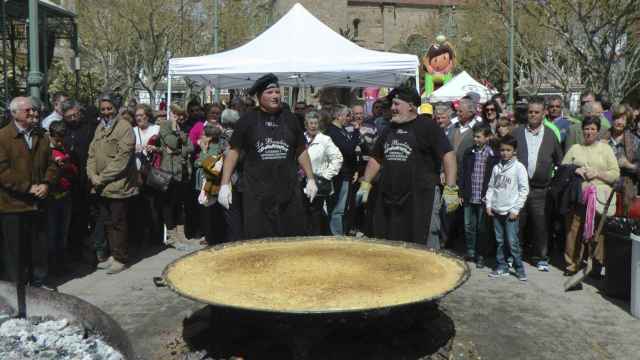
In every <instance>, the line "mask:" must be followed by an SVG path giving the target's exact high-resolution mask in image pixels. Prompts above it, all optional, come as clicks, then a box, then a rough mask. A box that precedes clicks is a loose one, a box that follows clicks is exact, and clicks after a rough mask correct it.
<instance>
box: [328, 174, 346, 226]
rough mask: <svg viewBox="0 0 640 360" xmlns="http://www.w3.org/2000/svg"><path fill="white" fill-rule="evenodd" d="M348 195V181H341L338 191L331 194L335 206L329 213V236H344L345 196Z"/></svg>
mask: <svg viewBox="0 0 640 360" xmlns="http://www.w3.org/2000/svg"><path fill="white" fill-rule="evenodd" d="M348 195H349V180H344V181H342V184H341V185H340V191H339V192H337V193H335V194H333V196H335V197H336V201H335V206H334V208H333V210H332V211H331V221H330V222H329V227H330V228H331V234H333V235H344V210H345V208H346V207H347V196H348Z"/></svg>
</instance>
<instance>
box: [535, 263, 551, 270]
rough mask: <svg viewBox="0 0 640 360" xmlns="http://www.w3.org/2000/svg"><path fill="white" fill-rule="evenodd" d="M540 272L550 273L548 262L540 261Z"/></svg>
mask: <svg viewBox="0 0 640 360" xmlns="http://www.w3.org/2000/svg"><path fill="white" fill-rule="evenodd" d="M537 267H538V271H544V272H549V264H548V263H547V262H546V261H538V266H537Z"/></svg>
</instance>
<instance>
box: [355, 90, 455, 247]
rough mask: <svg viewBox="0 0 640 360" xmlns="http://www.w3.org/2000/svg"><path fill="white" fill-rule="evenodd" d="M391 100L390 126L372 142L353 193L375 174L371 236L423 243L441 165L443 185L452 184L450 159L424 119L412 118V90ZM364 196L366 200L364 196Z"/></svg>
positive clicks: (450, 153) (415, 95) (400, 92)
mask: <svg viewBox="0 0 640 360" xmlns="http://www.w3.org/2000/svg"><path fill="white" fill-rule="evenodd" d="M390 96H391V97H392V101H393V105H392V111H393V112H394V115H393V118H392V120H391V125H390V126H389V127H388V128H387V129H385V130H384V131H383V132H382V134H381V135H380V137H379V139H378V141H377V142H376V144H375V146H374V149H373V152H372V156H371V159H370V160H369V163H368V164H367V169H366V170H365V175H364V180H363V184H362V185H361V189H360V190H359V191H358V197H359V198H362V197H363V195H364V193H365V192H366V196H368V191H369V189H370V187H371V185H370V182H371V180H372V179H373V178H374V177H375V175H376V174H377V173H378V171H381V173H380V179H379V181H378V185H377V186H378V191H377V199H376V202H375V208H374V215H373V219H374V220H373V235H374V236H375V237H378V238H384V239H389V240H399V241H406V242H415V243H421V244H426V239H427V236H428V231H429V224H430V222H431V210H432V207H433V197H434V189H435V186H436V184H438V182H439V181H440V171H439V169H440V163H441V162H444V169H445V176H446V177H447V183H448V184H452V185H453V184H455V155H454V153H453V149H452V148H451V145H450V144H449V141H448V140H447V138H446V136H445V134H444V132H443V130H442V129H441V128H440V127H439V126H438V125H437V124H436V122H435V121H434V120H433V119H431V117H430V116H427V115H417V113H416V108H417V106H418V105H419V104H420V97H419V96H418V93H417V92H416V91H415V89H411V88H399V89H396V90H394V91H393V92H392V93H391V94H390ZM366 196H365V197H366Z"/></svg>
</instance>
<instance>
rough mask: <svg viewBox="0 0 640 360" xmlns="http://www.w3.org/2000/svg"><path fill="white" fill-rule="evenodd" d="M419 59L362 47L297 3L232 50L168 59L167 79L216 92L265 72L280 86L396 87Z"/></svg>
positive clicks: (245, 83)
mask: <svg viewBox="0 0 640 360" xmlns="http://www.w3.org/2000/svg"><path fill="white" fill-rule="evenodd" d="M417 68H418V58H417V56H415V55H408V54H395V53H388V52H382V51H374V50H368V49H365V48H362V47H360V46H358V45H356V44H354V43H352V42H351V41H349V40H347V39H345V38H344V37H343V36H341V35H339V34H338V33H336V32H335V31H333V30H332V29H331V28H329V27H328V26H327V25H325V24H324V23H322V22H321V21H320V20H318V19H317V18H316V17H314V16H313V15H312V14H311V13H310V12H309V11H307V9H305V8H304V7H303V6H302V5H300V4H295V5H294V6H293V7H292V8H291V10H289V12H288V13H286V14H285V15H284V16H283V17H282V18H281V19H280V20H278V22H277V23H275V24H274V25H273V26H271V27H270V28H269V29H267V30H266V31H265V32H263V33H262V34H261V35H259V36H258V37H256V38H255V39H253V40H251V41H250V42H248V43H247V44H245V45H243V46H241V47H238V48H236V49H233V50H229V51H225V52H222V53H218V54H212V55H205V56H197V57H188V58H174V59H171V60H169V75H170V76H176V75H178V76H186V77H189V78H191V79H192V80H195V81H197V82H201V83H208V84H211V85H212V86H214V87H219V88H246V87H250V86H251V85H252V84H253V82H254V81H255V80H256V79H257V78H259V77H260V76H262V75H263V74H266V73H270V72H271V73H274V74H276V75H277V76H278V78H279V79H280V85H284V86H317V87H322V86H347V87H366V86H389V87H393V86H397V85H398V84H399V83H400V82H402V81H404V80H406V79H407V78H409V77H415V76H416V69H417Z"/></svg>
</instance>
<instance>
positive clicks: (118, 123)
mask: <svg viewBox="0 0 640 360" xmlns="http://www.w3.org/2000/svg"><path fill="white" fill-rule="evenodd" d="M113 121H114V123H113V124H112V125H111V126H110V127H109V128H106V127H105V126H104V123H103V122H100V124H99V125H98V127H97V128H96V133H95V136H94V137H93V141H91V145H89V157H88V159H87V176H88V177H89V180H90V181H91V183H92V184H93V185H94V188H95V190H96V192H97V193H98V195H100V196H104V197H106V198H112V199H126V198H129V197H132V196H134V195H137V194H138V186H139V182H138V178H139V176H138V170H137V169H136V162H135V157H134V153H135V146H136V139H135V137H134V135H133V130H132V128H131V124H129V122H128V121H127V120H126V119H123V118H122V117H120V116H118V117H116V118H115V119H114V120H113Z"/></svg>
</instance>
